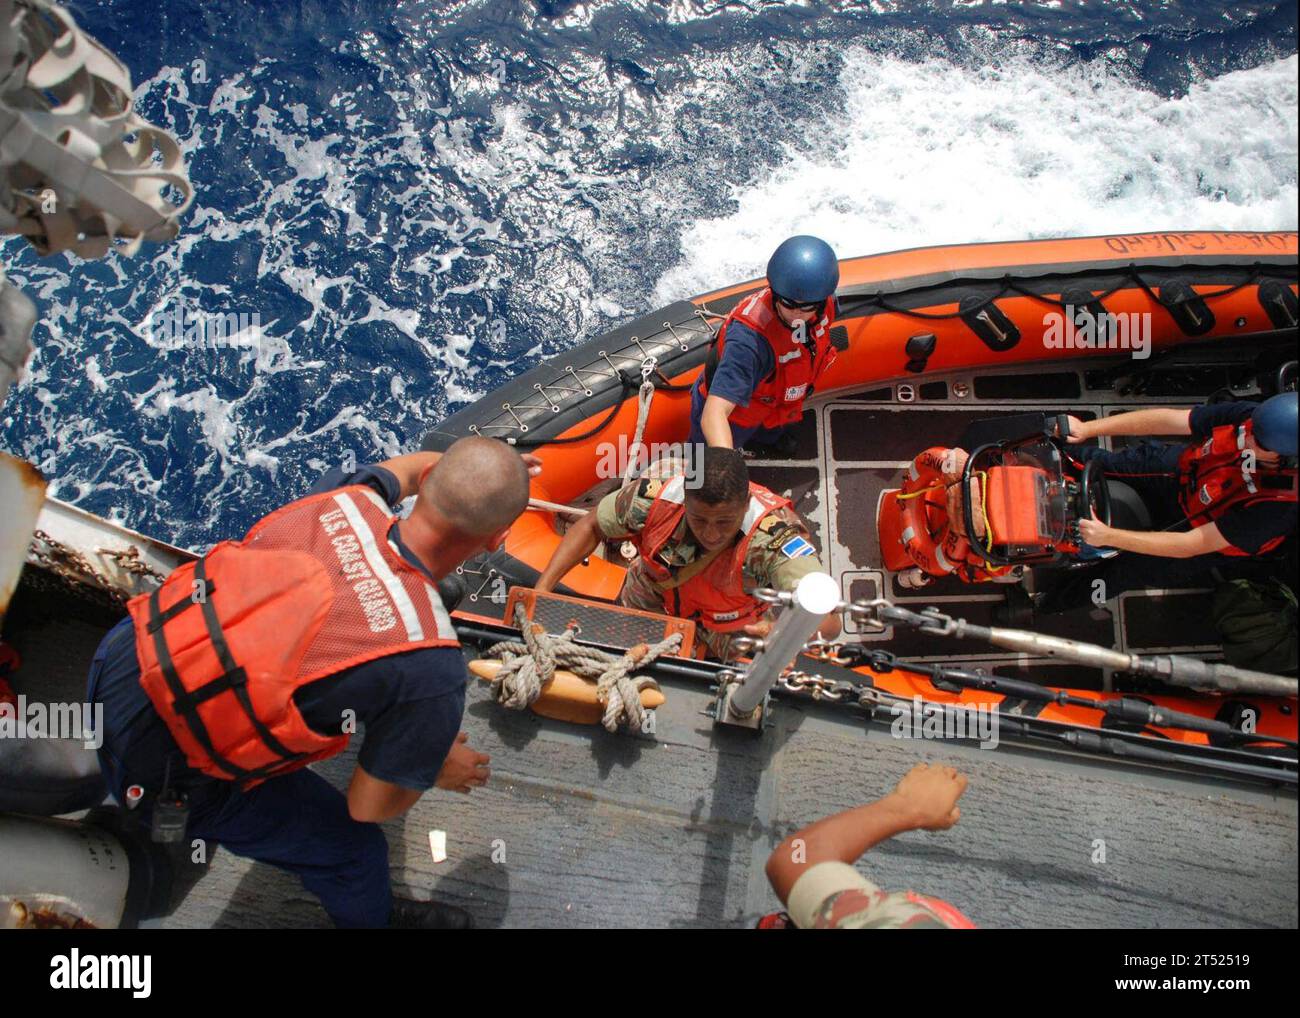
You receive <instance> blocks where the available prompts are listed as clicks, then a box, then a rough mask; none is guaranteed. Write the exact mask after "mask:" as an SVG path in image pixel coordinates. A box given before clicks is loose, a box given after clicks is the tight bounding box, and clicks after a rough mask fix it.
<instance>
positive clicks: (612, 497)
mask: <svg viewBox="0 0 1300 1018" xmlns="http://www.w3.org/2000/svg"><path fill="white" fill-rule="evenodd" d="M647 487H648V482H647V480H646V479H645V478H642V479H641V480H639V481H633V482H632V483H631V484H627V485H624V486H623V487H622V488H620V489H619V490H618V491H612V492H610V493H609V494H608V495H606V496H605V497H604V498H602V499H601V500H600V504H599V505H597V506H596V526H597V527H598V528H600V532H601V534H603V535H604V536H605V538H606V540H610V541H617V540H619V539H620V538H624V537H630V536H631V535H632V534H636V533H639V532H640V530H641V528H642V527H644V526H645V521H646V517H647V516H648V515H649V514H650V506H651V505H652V504H653V503H654V496H653V495H647V492H646V488H647Z"/></svg>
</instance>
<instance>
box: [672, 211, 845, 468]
mask: <svg viewBox="0 0 1300 1018" xmlns="http://www.w3.org/2000/svg"><path fill="white" fill-rule="evenodd" d="M839 281H840V266H839V262H838V261H837V260H836V258H835V252H834V251H832V250H831V247H830V245H829V244H827V243H826V242H825V241H824V240H819V239H818V238H816V237H806V236H800V237H791V238H790V239H789V240H787V241H785V242H784V243H782V244H781V246H780V247H778V248H777V249H776V251H775V252H774V253H773V255H772V257H771V259H770V260H769V261H768V263H767V283H768V286H767V288H766V289H764V290H760V291H759V292H758V293H755V294H752V295H750V296H748V297H745V298H743V299H742V300H741V301H740V303H739V304H737V305H736V306H735V307H734V308H732V310H731V313H730V314H729V315H728V316H727V320H726V321H725V322H723V323H722V328H721V329H719V330H718V336H717V339H716V340H715V341H714V346H713V349H712V350H711V351H710V352H709V360H708V362H707V363H706V364H705V366H704V370H703V371H702V372H700V377H699V378H698V379H697V380H696V382H695V385H694V387H693V388H692V389H691V432H690V439H689V440H690V441H691V442H694V443H699V442H707V443H708V444H709V445H716V446H721V447H723V448H725V449H739V448H742V447H743V446H745V445H764V446H773V447H775V448H776V449H777V450H779V451H781V452H787V453H788V452H792V451H793V445H794V442H793V436H791V435H790V434H789V433H788V429H789V427H790V426H791V425H793V424H797V423H798V422H799V420H800V418H802V417H803V404H804V400H806V399H807V398H808V396H809V395H810V394H811V393H812V390H813V386H815V385H816V384H817V380H818V379H819V378H820V377H821V376H822V373H823V372H825V370H826V369H827V368H828V367H830V365H831V363H832V362H833V361H834V360H835V348H834V347H833V346H832V345H831V340H830V332H831V323H832V322H834V321H835V315H836V310H837V305H836V301H835V287H836V286H837V285H839Z"/></svg>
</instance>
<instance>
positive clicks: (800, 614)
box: [713, 573, 841, 729]
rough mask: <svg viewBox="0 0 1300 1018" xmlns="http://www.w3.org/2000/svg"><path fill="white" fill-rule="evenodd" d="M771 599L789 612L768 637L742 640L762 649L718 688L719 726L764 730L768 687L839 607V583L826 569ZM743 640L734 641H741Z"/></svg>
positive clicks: (752, 646) (716, 711)
mask: <svg viewBox="0 0 1300 1018" xmlns="http://www.w3.org/2000/svg"><path fill="white" fill-rule="evenodd" d="M772 600H773V603H780V604H782V605H785V610H784V611H783V612H782V613H781V615H780V617H779V618H778V619H777V620H776V623H775V625H774V626H773V627H772V632H771V633H770V634H769V635H768V637H767V639H766V640H748V641H745V642H744V644H743V646H744V647H745V648H752V649H756V650H757V651H758V653H757V654H756V655H755V657H754V659H753V661H751V662H750V663H749V665H748V666H746V668H745V670H744V672H743V673H742V674H741V675H740V677H739V679H736V680H733V681H730V682H723V683H722V685H721V686H720V688H719V690H718V699H717V702H716V704H715V707H714V714H713V716H714V721H715V723H716V724H719V725H733V726H737V727H741V728H751V729H759V728H761V727H762V724H763V717H764V715H765V714H766V713H767V698H768V692H769V690H771V688H772V686H773V685H774V684H775V683H776V682H777V680H779V679H780V678H781V675H782V673H783V672H784V671H785V670H786V669H787V668H789V667H790V666H791V665H792V664H793V663H794V661H795V658H796V657H798V655H799V654H800V652H801V651H802V650H803V649H804V645H805V644H806V643H807V642H808V641H809V640H810V639H811V638H812V637H813V635H814V634H815V633H816V632H817V629H818V627H819V626H821V624H822V622H823V621H824V620H825V618H826V616H827V615H829V614H830V613H831V612H834V611H838V610H839V608H840V606H841V605H840V588H839V584H837V583H836V582H835V580H834V579H832V578H831V577H830V576H827V575H826V574H825V573H810V574H809V575H807V576H805V577H804V578H803V579H802V580H800V581H799V583H798V585H797V586H796V587H795V589H794V591H793V592H789V593H786V592H783V593H781V594H779V595H776V596H775V597H774V598H772ZM742 640H743V638H742ZM742 640H737V641H735V642H736V643H737V644H741V642H742Z"/></svg>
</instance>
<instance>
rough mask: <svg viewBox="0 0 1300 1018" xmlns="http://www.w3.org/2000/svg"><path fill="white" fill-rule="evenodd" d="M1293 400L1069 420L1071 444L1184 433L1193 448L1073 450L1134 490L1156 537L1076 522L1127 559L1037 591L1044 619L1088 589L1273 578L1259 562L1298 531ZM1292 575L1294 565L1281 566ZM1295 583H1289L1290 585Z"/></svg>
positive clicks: (1109, 591)
mask: <svg viewBox="0 0 1300 1018" xmlns="http://www.w3.org/2000/svg"><path fill="white" fill-rule="evenodd" d="M1296 424H1297V398H1296V394H1295V393H1294V392H1288V393H1282V394H1281V395H1278V396H1274V397H1272V398H1271V399H1269V400H1266V401H1265V402H1263V403H1246V402H1242V403H1211V404H1207V405H1205V406H1199V407H1195V408H1193V409H1192V410H1177V409H1172V408H1171V409H1163V408H1161V409H1150V410H1135V411H1132V412H1131V413H1124V414H1115V415H1113V416H1111V417H1104V418H1101V419H1099V420H1094V421H1081V420H1079V419H1078V418H1075V417H1071V418H1070V436H1069V437H1070V440H1071V441H1072V442H1083V441H1086V440H1087V439H1089V438H1096V437H1099V436H1101V435H1130V436H1147V435H1153V434H1154V435H1190V436H1192V437H1193V438H1195V439H1196V440H1197V441H1196V443H1195V444H1182V443H1171V442H1155V441H1147V442H1143V443H1141V444H1140V445H1134V446H1128V447H1126V448H1124V449H1120V450H1118V451H1115V452H1108V451H1106V450H1104V449H1098V448H1077V449H1074V452H1075V453H1076V454H1078V455H1079V456H1080V457H1081V458H1082V459H1085V460H1091V459H1097V460H1099V461H1100V462H1101V465H1102V467H1103V469H1104V470H1105V473H1106V476H1107V477H1114V478H1117V479H1119V480H1122V481H1124V482H1126V483H1128V484H1129V485H1131V486H1132V487H1133V488H1134V489H1135V490H1136V491H1137V492H1138V494H1139V495H1140V496H1141V498H1142V501H1143V503H1144V504H1145V505H1146V507H1147V509H1148V510H1149V512H1150V514H1151V517H1152V524H1153V527H1154V529H1153V530H1152V531H1137V530H1120V529H1117V528H1115V527H1109V526H1105V525H1103V524H1102V523H1100V522H1098V521H1096V520H1081V521H1080V522H1079V532H1080V535H1081V536H1082V538H1083V540H1084V541H1086V542H1087V543H1088V544H1089V545H1091V546H1093V547H1095V548H1117V549H1119V550H1121V551H1123V552H1125V553H1126V554H1122V555H1119V556H1116V557H1114V558H1112V559H1109V560H1107V561H1106V562H1104V563H1103V564H1102V565H1101V566H1100V568H1099V570H1097V571H1094V570H1092V569H1090V570H1085V571H1082V572H1079V573H1077V574H1072V575H1070V576H1068V577H1066V579H1065V581H1064V582H1063V583H1060V584H1058V585H1056V586H1054V587H1051V588H1050V589H1048V590H1047V591H1045V592H1044V594H1042V595H1041V596H1040V598H1039V600H1038V603H1037V604H1036V605H1035V607H1036V608H1037V610H1039V611H1041V612H1056V611H1064V610H1066V609H1068V608H1071V607H1074V606H1076V605H1082V604H1086V603H1087V601H1088V599H1089V597H1090V595H1091V591H1092V590H1093V583H1094V581H1095V580H1096V579H1097V578H1100V579H1102V580H1103V582H1104V583H1105V596H1106V597H1107V598H1113V597H1115V596H1117V595H1118V594H1120V593H1122V592H1124V591H1126V590H1133V589H1139V588H1146V587H1176V586H1185V585H1188V584H1192V583H1198V582H1204V581H1206V580H1209V579H1213V578H1214V577H1213V576H1212V575H1211V571H1212V570H1216V569H1217V570H1219V571H1220V572H1221V573H1223V574H1225V578H1234V577H1237V576H1241V577H1245V576H1247V575H1248V574H1250V573H1260V572H1266V571H1270V569H1271V568H1273V567H1274V566H1276V565H1279V563H1268V562H1264V561H1252V560H1260V559H1262V558H1263V557H1264V556H1267V555H1268V554H1269V553H1270V552H1273V551H1274V550H1275V549H1277V548H1278V547H1279V546H1280V545H1281V544H1282V543H1283V542H1284V541H1286V540H1287V539H1288V538H1289V537H1291V536H1292V535H1294V534H1295V532H1296V494H1297V488H1296V462H1295V456H1296V447H1297V437H1296ZM1281 564H1283V565H1287V566H1288V568H1289V570H1290V572H1292V573H1293V572H1294V568H1295V567H1294V562H1291V563H1281ZM1292 582H1294V580H1292Z"/></svg>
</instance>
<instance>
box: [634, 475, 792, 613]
mask: <svg viewBox="0 0 1300 1018" xmlns="http://www.w3.org/2000/svg"><path fill="white" fill-rule="evenodd" d="M789 506H790V500H789V499H785V498H782V497H781V496H780V495H776V494H773V493H772V492H770V491H768V490H767V489H766V488H764V487H762V486H761V485H758V484H754V483H752V482H751V483H750V485H749V507H748V508H747V509H746V511H745V518H744V520H743V521H742V523H741V525H740V531H741V534H742V537H741V538H740V540H739V541H737V542H736V544H735V546H734V547H731V548H725V549H723V550H722V551H721V552H720V553H719V554H717V555H716V556H715V557H714V558H713V561H712V562H710V563H709V564H708V566H706V567H705V568H704V569H702V570H701V571H700V572H699V573H697V574H696V575H694V576H692V577H691V578H690V579H689V580H687V581H686V582H685V583H683V584H682V585H681V586H679V587H675V588H672V589H670V590H665V591H664V592H663V597H664V612H665V613H666V614H668V615H675V616H677V617H678V618H683V619H693V620H695V621H697V622H699V623H700V624H701V625H703V626H704V628H705V629H710V630H713V631H714V632H720V633H727V632H732V631H734V630H737V629H741V628H742V627H744V626H747V625H750V624H751V623H754V622H757V621H758V620H759V619H760V618H762V617H763V615H764V613H765V612H766V611H767V608H768V606H767V605H766V604H765V603H764V602H762V601H760V600H758V598H756V597H754V596H753V595H752V594H750V593H747V592H746V591H745V585H744V571H745V556H746V554H747V553H748V551H749V544H750V541H752V540H753V538H754V534H756V533H757V532H758V528H759V524H760V523H762V521H763V517H765V516H766V515H768V513H771V512H773V511H775V510H777V509H782V508H786V507H789ZM685 516H686V482H685V480H684V479H683V478H682V477H681V476H680V475H679V476H677V477H673V478H671V479H670V480H668V481H667V482H665V484H664V486H663V487H662V488H661V489H660V491H659V494H658V495H656V496H655V500H654V503H653V504H652V505H651V506H650V512H649V513H647V514H646V521H645V526H643V527H642V528H641V531H640V533H638V534H636V535H635V536H634V537H632V538H631V540H632V542H633V543H634V544H635V545H636V547H637V550H638V551H639V552H640V553H641V562H642V566H643V568H644V569H645V570H646V572H647V573H648V574H649V575H650V578H651V579H653V580H655V581H657V582H660V583H662V582H665V581H667V580H670V579H671V578H672V575H673V574H672V570H671V569H669V568H668V567H667V566H666V565H664V563H662V562H660V561H659V560H658V559H657V558H656V556H657V555H658V553H659V551H660V549H661V548H663V546H664V545H665V544H666V543H667V541H668V539H669V538H670V537H671V536H672V535H673V533H674V532H675V531H676V530H677V527H678V526H679V525H680V524H681V522H682V520H683V519H684V518H685Z"/></svg>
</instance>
